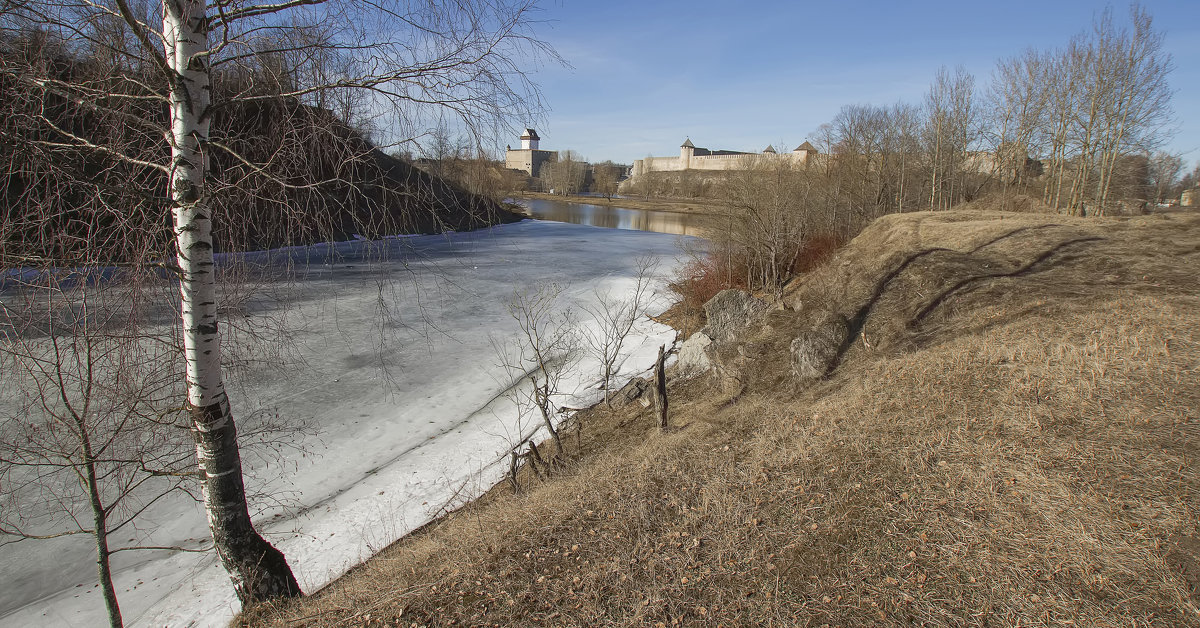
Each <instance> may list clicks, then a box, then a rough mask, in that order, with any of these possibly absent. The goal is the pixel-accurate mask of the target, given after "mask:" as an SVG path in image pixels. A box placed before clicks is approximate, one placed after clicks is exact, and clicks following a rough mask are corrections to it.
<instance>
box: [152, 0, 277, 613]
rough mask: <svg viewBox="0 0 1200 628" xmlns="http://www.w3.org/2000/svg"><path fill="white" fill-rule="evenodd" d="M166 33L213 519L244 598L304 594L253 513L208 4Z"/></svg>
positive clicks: (178, 7) (193, 406) (168, 10)
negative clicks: (239, 414)
mask: <svg viewBox="0 0 1200 628" xmlns="http://www.w3.org/2000/svg"><path fill="white" fill-rule="evenodd" d="M163 38H164V47H165V52H166V62H167V66H168V68H169V69H170V71H171V77H170V78H171V87H170V91H169V94H168V99H169V103H170V114H171V121H170V122H171V127H170V133H169V135H168V140H169V142H170V145H171V163H170V173H169V178H168V195H169V197H170V200H171V208H172V213H173V217H174V225H175V238H176V246H177V255H178V268H179V274H180V293H181V308H180V310H181V314H182V324H183V340H184V352H185V358H186V361H187V393H188V409H189V411H190V413H191V416H192V434H193V436H194V437H195V441H196V457H197V460H198V462H199V466H200V471H201V472H202V474H203V478H202V490H203V497H204V508H205V512H206V514H207V516H208V525H209V528H210V530H211V531H212V537H213V544H214V546H215V548H216V550H217V554H218V556H219V557H220V559H221V563H222V564H223V565H224V567H225V569H226V571H228V572H229V574H230V578H231V579H232V580H233V585H234V589H235V591H236V592H237V596H238V599H239V600H241V602H242V603H243V604H246V603H249V602H253V601H259V600H266V599H271V598H276V597H285V596H297V595H299V594H300V587H299V585H298V584H297V583H296V578H295V577H294V576H293V575H292V572H291V569H290V568H289V567H288V564H287V561H286V560H285V559H284V556H283V554H282V553H281V552H280V551H279V550H277V549H276V548H275V547H273V546H272V545H271V544H270V543H268V542H267V541H266V540H264V539H263V538H262V537H261V536H260V535H259V534H258V532H257V531H255V529H254V526H253V524H252V523H251V521H250V513H249V509H248V508H247V505H246V491H245V487H244V485H243V481H242V466H241V456H240V453H239V451H238V443H237V427H236V425H235V424H234V421H233V415H232V412H231V411H230V406H229V400H228V398H227V397H226V394H225V387H224V384H223V382H222V378H221V361H220V350H219V347H220V337H219V334H218V324H217V294H216V275H215V273H214V270H215V269H214V265H213V242H212V220H211V215H210V213H211V212H210V211H209V210H210V205H209V203H208V198H207V195H206V194H205V183H204V180H205V176H206V173H207V166H208V164H207V156H206V155H205V154H204V144H205V142H206V141H207V139H208V134H209V125H210V121H211V117H210V103H211V97H212V93H211V91H212V89H211V84H210V76H209V52H210V51H209V46H208V19H207V16H206V14H205V3H204V2H202V1H200V0H165V1H164V2H163Z"/></svg>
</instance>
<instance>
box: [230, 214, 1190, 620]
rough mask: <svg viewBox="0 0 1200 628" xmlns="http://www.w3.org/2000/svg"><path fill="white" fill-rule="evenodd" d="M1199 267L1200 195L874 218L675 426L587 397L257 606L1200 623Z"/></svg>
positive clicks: (637, 408)
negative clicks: (799, 368) (1076, 213)
mask: <svg viewBox="0 0 1200 628" xmlns="http://www.w3.org/2000/svg"><path fill="white" fill-rule="evenodd" d="M1198 267H1200V218H1198V217H1197V216H1195V215H1188V214H1182V213H1181V214H1172V215H1154V216H1145V217H1135V218H1129V219H1116V218H1114V219H1105V218H1088V219H1080V218H1070V217H1064V216H1044V215H1029V214H1014V213H999V212H969V211H952V212H939V213H936V214H929V213H924V212H921V213H918V214H910V215H903V216H888V217H885V218H882V219H880V220H879V221H876V223H874V224H873V225H872V226H870V227H868V228H867V230H865V231H864V232H863V234H862V235H860V236H859V237H858V238H856V239H855V240H854V241H852V242H851V243H850V244H848V245H847V246H846V247H844V248H843V249H842V250H841V251H839V253H838V254H837V255H836V256H835V258H834V259H833V260H831V261H830V262H829V263H828V264H826V265H825V266H823V267H821V268H818V269H816V270H814V271H812V272H811V273H810V274H809V275H807V276H806V277H804V278H802V279H801V280H800V281H797V282H795V284H794V285H793V286H790V287H789V290H788V293H787V294H786V295H785V298H784V302H785V303H786V304H787V306H788V307H786V308H784V309H777V310H772V311H770V312H769V313H767V314H765V315H764V318H763V319H762V320H761V321H759V322H757V323H754V322H751V324H750V325H749V327H748V328H746V329H745V330H744V331H743V332H742V333H741V334H739V335H737V336H736V337H734V338H733V339H732V340H726V341H722V342H718V343H717V344H716V345H713V347H712V349H713V350H710V351H709V352H708V355H709V356H710V357H711V359H713V360H714V361H716V363H717V367H716V368H714V369H712V371H711V372H710V373H708V374H703V375H700V376H698V377H694V378H692V379H684V378H677V379H675V380H673V381H672V382H671V384H669V398H670V411H671V423H672V425H673V426H674V427H673V428H672V429H670V430H668V431H666V432H665V433H664V432H660V431H659V430H658V429H657V428H656V427H655V424H654V418H653V416H652V414H651V412H650V411H649V410H647V409H645V408H643V407H642V406H641V405H640V404H638V403H630V404H626V405H623V406H621V407H618V408H614V409H608V408H605V407H604V406H598V407H596V408H593V409H592V410H589V411H587V412H584V413H581V414H580V415H579V416H578V419H579V420H578V423H577V424H578V425H579V426H580V432H579V433H578V435H576V433H574V432H573V431H572V432H571V433H570V435H569V437H568V438H567V439H565V442H566V443H567V449H568V454H569V455H568V457H567V459H566V461H565V462H563V463H561V464H560V465H559V466H558V468H557V470H556V471H555V473H554V477H550V478H548V479H545V478H542V477H534V476H533V475H532V474H527V475H523V477H522V480H523V481H522V489H523V490H522V491H521V492H520V493H518V494H513V492H512V490H511V489H509V488H508V487H506V486H500V487H497V488H494V489H493V490H492V491H491V492H489V493H488V495H487V497H486V498H485V499H483V500H480V501H478V502H475V503H473V504H471V505H468V506H467V507H466V508H464V509H463V510H460V511H458V512H456V513H454V514H452V515H449V516H446V517H443V518H442V519H439V520H438V521H437V522H436V523H434V524H431V525H429V526H427V527H425V528H423V529H422V530H421V531H420V532H419V533H417V534H413V535H410V536H408V537H406V538H404V539H403V540H401V541H400V542H398V543H396V544H394V545H392V546H391V547H389V548H388V549H387V550H385V551H384V552H382V553H381V554H379V555H378V556H376V557H375V558H374V559H372V560H370V561H368V562H367V563H365V564H363V565H361V566H360V567H358V568H356V569H354V570H353V571H352V572H351V573H350V574H349V575H347V576H346V577H344V578H342V579H340V580H338V581H337V582H335V583H333V584H332V585H331V586H329V587H327V588H326V589H324V590H323V591H321V592H319V593H318V594H316V595H313V596H311V597H310V598H307V599H305V600H301V601H296V602H292V603H289V604H283V605H280V606H279V607H275V608H259V609H256V612H255V613H253V614H250V615H247V616H244V617H242V622H244V623H245V624H249V625H255V626H257V625H264V624H265V625H273V626H294V625H306V626H333V625H348V624H352V623H353V624H356V625H384V624H386V625H399V624H401V623H403V624H404V625H410V624H416V625H451V624H455V625H504V626H528V625H535V624H537V625H562V626H589V625H664V626H667V625H670V626H674V625H719V624H725V625H772V624H780V625H783V624H786V625H792V624H799V625H821V624H830V625H834V624H836V625H844V626H879V625H883V626H908V625H914V624H924V625H974V624H980V623H988V624H993V625H1026V624H1029V625H1041V624H1055V625H1060V624H1061V625H1101V624H1104V623H1109V624H1114V625H1135V624H1136V625H1143V624H1145V625H1157V624H1162V625H1178V626H1200V613H1198V612H1197V610H1196V608H1197V604H1200V578H1198V577H1197V574H1200V529H1198V527H1197V523H1196V522H1197V521H1200V516H1198V515H1197V511H1198V509H1200V471H1198V470H1197V469H1198V468H1197V467H1196V465H1195V457H1196V454H1195V452H1196V451H1197V449H1198V448H1200V430H1197V429H1196V427H1197V421H1198V419H1197V417H1196V414H1195V408H1196V402H1197V400H1198V399H1200V382H1198V380H1196V378H1195V376H1194V375H1195V373H1194V372H1195V369H1196V365H1197V364H1200V338H1198V336H1197V333H1196V330H1197V329H1198V328H1200V297H1198V296H1197V295H1200V283H1198V282H1197V276H1198V273H1197V271H1198V270H1200V268H1198ZM797 343H799V344H800V348H801V350H803V349H804V347H806V346H807V347H810V348H812V347H817V349H814V350H813V351H811V352H810V353H811V354H812V355H809V356H807V359H808V361H809V362H811V361H812V360H816V359H822V360H827V362H826V363H825V366H826V367H827V368H826V369H825V371H824V372H825V376H824V377H819V378H816V379H805V380H801V379H798V377H797V376H796V375H794V373H795V365H796V362H795V360H796V352H797V348H796V347H797ZM821 343H827V344H826V345H822V344H821ZM821 347H826V348H827V349H828V348H832V349H835V351H832V352H828V351H825V350H823V349H821ZM809 362H804V364H808V363H809Z"/></svg>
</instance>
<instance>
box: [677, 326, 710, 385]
mask: <svg viewBox="0 0 1200 628" xmlns="http://www.w3.org/2000/svg"><path fill="white" fill-rule="evenodd" d="M712 343H713V341H712V338H709V337H708V334H706V333H704V332H702V331H698V332H696V333H694V334H692V335H691V336H688V339H687V340H684V341H683V344H681V345H679V352H678V354H677V355H676V361H675V374H676V376H678V377H693V376H695V375H699V374H700V373H703V372H705V371H707V370H708V369H710V368H712V360H710V359H709V357H708V348H709V347H710V346H712Z"/></svg>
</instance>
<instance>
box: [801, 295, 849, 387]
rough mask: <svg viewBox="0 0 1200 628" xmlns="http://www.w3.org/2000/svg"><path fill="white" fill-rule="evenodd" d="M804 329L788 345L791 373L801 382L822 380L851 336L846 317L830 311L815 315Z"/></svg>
mask: <svg viewBox="0 0 1200 628" xmlns="http://www.w3.org/2000/svg"><path fill="white" fill-rule="evenodd" d="M807 327H808V330H807V331H802V332H800V333H799V334H798V335H797V336H796V338H795V339H793V340H792V344H791V354H792V374H793V375H795V376H796V378H797V379H800V380H801V381H805V380H813V379H819V378H821V377H824V376H825V375H826V374H827V373H828V372H829V371H830V369H832V368H833V367H834V366H835V362H836V360H837V356H838V353H839V351H840V350H841V347H842V344H843V343H844V342H845V341H846V337H847V336H848V335H849V334H850V325H849V323H848V322H847V321H846V317H844V316H842V315H840V314H837V313H835V312H829V311H822V312H818V313H816V314H815V315H814V316H813V318H812V323H810V324H809V325H808V326H807Z"/></svg>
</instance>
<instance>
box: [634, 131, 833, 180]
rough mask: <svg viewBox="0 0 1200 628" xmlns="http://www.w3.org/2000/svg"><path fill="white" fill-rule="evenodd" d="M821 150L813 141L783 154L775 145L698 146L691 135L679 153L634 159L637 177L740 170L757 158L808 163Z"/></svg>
mask: <svg viewBox="0 0 1200 628" xmlns="http://www.w3.org/2000/svg"><path fill="white" fill-rule="evenodd" d="M818 154H820V153H819V152H818V151H817V149H816V148H815V147H813V145H812V144H810V143H808V142H804V143H803V144H801V145H799V146H797V147H796V148H795V149H794V150H792V152H790V153H784V154H780V153H779V152H777V151H776V150H775V147H773V146H767V147H766V148H765V149H763V151H762V152H761V153H744V152H740V151H733V150H710V149H708V148H697V147H696V145H695V144H693V143H692V140H691V138H688V139H687V140H685V141H684V142H683V145H682V146H680V147H679V156H678V157H647V158H645V159H639V160H637V161H635V162H633V171H632V176H633V177H634V178H636V177H638V176H640V175H643V174H646V173H648V172H678V171H681V170H740V169H742V168H745V167H747V166H749V165H751V164H753V163H754V161H755V160H756V159H787V160H790V161H792V162H794V163H797V164H804V163H809V162H810V161H812V160H814V159H815V158H816V157H817V155H818Z"/></svg>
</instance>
